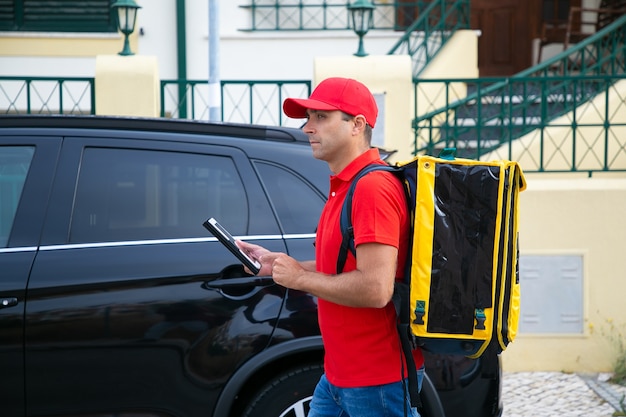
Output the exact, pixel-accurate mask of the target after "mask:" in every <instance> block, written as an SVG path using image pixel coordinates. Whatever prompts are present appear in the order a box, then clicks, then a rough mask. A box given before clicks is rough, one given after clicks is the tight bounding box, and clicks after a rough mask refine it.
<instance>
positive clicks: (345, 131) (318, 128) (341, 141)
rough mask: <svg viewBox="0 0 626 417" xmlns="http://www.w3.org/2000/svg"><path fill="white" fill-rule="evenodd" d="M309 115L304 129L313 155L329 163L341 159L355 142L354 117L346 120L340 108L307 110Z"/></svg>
mask: <svg viewBox="0 0 626 417" xmlns="http://www.w3.org/2000/svg"><path fill="white" fill-rule="evenodd" d="M307 115H308V120H307V122H306V123H305V125H304V126H303V127H302V130H303V131H304V133H306V134H307V135H308V136H309V143H310V144H311V149H312V150H313V156H314V157H315V158H317V159H320V160H322V161H326V162H328V163H331V162H334V161H340V160H341V158H342V157H343V155H345V154H347V151H348V150H349V149H350V147H351V144H352V143H353V142H354V137H353V136H352V129H353V128H354V123H352V119H349V120H346V119H347V118H346V117H345V115H344V114H343V113H342V112H340V111H339V110H335V111H320V110H307Z"/></svg>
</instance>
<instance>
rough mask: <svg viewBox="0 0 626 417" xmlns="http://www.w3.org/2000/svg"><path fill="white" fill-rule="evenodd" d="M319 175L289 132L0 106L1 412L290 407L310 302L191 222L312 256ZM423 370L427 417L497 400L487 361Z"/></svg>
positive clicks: (452, 361) (266, 412)
mask: <svg viewBox="0 0 626 417" xmlns="http://www.w3.org/2000/svg"><path fill="white" fill-rule="evenodd" d="M328 176H329V171H328V167H327V165H326V163H324V162H320V161H317V160H315V159H314V158H313V157H312V156H311V152H310V149H309V145H308V140H307V138H306V136H305V135H304V134H303V133H302V132H301V131H299V130H296V129H287V128H278V127H262V126H247V125H246V126H244V125H227V124H210V123H205V122H193V121H180V120H165V119H132V118H114V117H111V118H107V117H93V116H86V117H81V116H3V117H0V369H1V370H2V378H1V382H0V407H1V408H2V411H1V414H2V416H3V417H17V416H19V417H22V416H81V417H87V416H89V417H114V416H115V417H118V416H124V417H140V416H141V417H147V416H150V417H170V416H176V417H195V416H197V417H200V416H202V417H206V416H215V417H226V416H269V417H278V416H304V415H305V412H306V409H307V403H308V399H309V398H310V396H311V394H312V390H313V387H314V386H315V383H316V382H317V379H318V378H319V376H320V374H321V372H322V365H321V363H322V356H323V347H322V342H321V339H320V336H319V328H318V326H317V310H316V309H317V304H316V300H315V298H314V297H312V296H310V295H309V294H305V293H302V292H297V291H291V290H289V291H288V290H286V289H285V288H282V287H280V286H277V285H275V284H274V283H273V281H272V280H271V278H270V277H251V276H248V275H247V274H246V273H245V272H244V271H243V269H242V266H241V265H240V264H239V262H238V261H237V260H236V258H235V257H234V256H233V255H231V254H230V253H229V252H228V251H227V250H226V249H225V248H224V247H223V246H222V245H221V244H220V243H219V242H218V241H217V240H216V239H215V238H214V237H213V236H211V235H210V234H209V233H208V232H207V231H206V230H205V229H204V228H203V227H202V223H203V222H204V220H206V219H207V218H208V217H215V218H216V219H218V220H219V221H220V222H221V223H222V224H223V225H224V226H225V227H226V228H227V229H229V230H230V231H231V232H232V233H233V234H234V235H236V236H238V237H240V238H241V239H246V240H249V241H252V242H255V243H259V244H262V245H263V246H265V247H267V248H269V249H271V250H275V251H284V252H287V253H289V254H291V255H292V256H294V257H295V258H297V259H312V257H313V255H314V248H313V241H314V232H315V227H316V223H317V219H318V216H319V213H320V210H321V209H322V206H323V204H324V201H325V199H326V193H327V189H328V182H329V181H328ZM390 360H395V358H390ZM485 361H486V362H489V366H488V367H484V366H482V365H483V364H484V362H485ZM494 365H495V366H496V367H497V372H496V373H495V374H491V375H490V376H489V377H485V375H484V372H483V370H484V369H485V368H490V369H493V368H494ZM427 373H428V376H429V378H427V380H426V381H425V385H424V390H423V393H422V397H423V399H424V403H425V412H424V414H425V415H426V416H444V415H445V416H447V417H453V416H481V417H482V416H497V415H499V414H500V413H501V409H502V406H501V403H500V377H499V361H498V358H497V357H490V358H485V359H482V360H469V359H466V358H463V357H449V356H437V355H430V354H428V355H427Z"/></svg>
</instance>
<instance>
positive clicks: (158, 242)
mask: <svg viewBox="0 0 626 417" xmlns="http://www.w3.org/2000/svg"><path fill="white" fill-rule="evenodd" d="M235 238H236V239H240V240H275V239H284V240H295V239H314V238H315V233H307V234H289V235H252V236H235ZM200 242H217V238H215V237H198V238H183V239H155V240H131V241H118V242H96V243H72V244H65V245H48V246H41V247H39V248H37V247H36V246H27V247H16V248H0V253H13V252H33V251H36V250H37V249H39V250H42V251H52V250H65V249H85V248H107V247H117V246H143V245H168V244H173V243H200Z"/></svg>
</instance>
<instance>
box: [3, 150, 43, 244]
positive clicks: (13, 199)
mask: <svg viewBox="0 0 626 417" xmlns="http://www.w3.org/2000/svg"><path fill="white" fill-rule="evenodd" d="M34 154H35V148H34V147H33V146H0V247H2V248H4V247H6V245H7V243H8V241H9V234H10V233H11V228H12V227H13V220H14V219H15V213H16V212H17V205H18V203H19V201H20V197H21V195H22V190H23V189H24V182H26V174H28V170H29V168H30V163H31V161H32V160H33V155H34Z"/></svg>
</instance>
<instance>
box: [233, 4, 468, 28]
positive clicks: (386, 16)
mask: <svg viewBox="0 0 626 417" xmlns="http://www.w3.org/2000/svg"><path fill="white" fill-rule="evenodd" d="M435 1H439V0H435ZM467 1H468V3H469V0H467ZM350 3H351V1H350V0H317V1H310V0H309V1H305V0H293V1H290V2H284V1H283V2H280V1H278V0H276V1H271V2H268V1H267V0H265V1H259V0H251V1H250V4H247V5H243V6H240V7H241V8H244V9H247V10H249V11H250V22H251V27H250V28H248V29H242V30H244V31H275V30H281V31H289V30H297V31H303V30H351V27H350V13H349V11H348V5H349V4H350ZM429 3H430V1H429V0H419V1H413V2H411V1H402V2H400V1H373V4H374V6H376V8H375V9H374V27H373V29H378V30H402V31H403V30H406V29H407V27H409V25H410V24H411V23H412V22H413V21H414V20H415V19H416V17H417V16H418V14H419V13H420V11H422V10H424V9H425V7H426V6H427V5H428V4H429Z"/></svg>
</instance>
